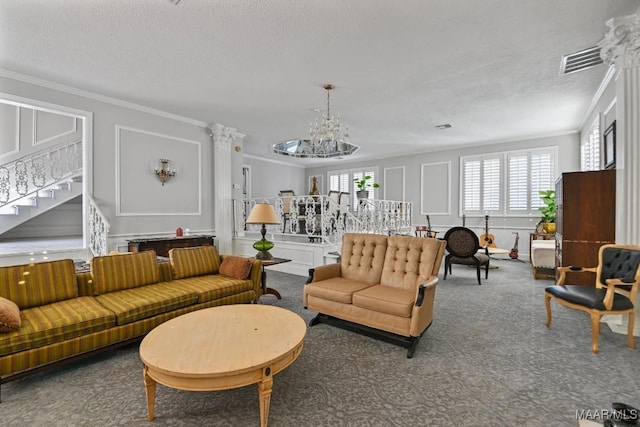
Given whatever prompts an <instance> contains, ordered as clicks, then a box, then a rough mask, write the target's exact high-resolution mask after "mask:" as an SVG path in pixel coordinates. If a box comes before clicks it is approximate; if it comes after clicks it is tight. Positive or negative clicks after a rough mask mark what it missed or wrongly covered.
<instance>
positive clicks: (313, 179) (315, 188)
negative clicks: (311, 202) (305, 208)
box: [307, 175, 324, 196]
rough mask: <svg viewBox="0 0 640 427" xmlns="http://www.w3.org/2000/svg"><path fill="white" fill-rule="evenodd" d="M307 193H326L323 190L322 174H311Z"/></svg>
mask: <svg viewBox="0 0 640 427" xmlns="http://www.w3.org/2000/svg"><path fill="white" fill-rule="evenodd" d="M307 194H311V195H314V196H315V195H318V194H324V192H323V191H322V175H311V176H310V177H309V192H308V193H307Z"/></svg>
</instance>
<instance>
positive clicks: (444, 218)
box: [304, 133, 580, 253]
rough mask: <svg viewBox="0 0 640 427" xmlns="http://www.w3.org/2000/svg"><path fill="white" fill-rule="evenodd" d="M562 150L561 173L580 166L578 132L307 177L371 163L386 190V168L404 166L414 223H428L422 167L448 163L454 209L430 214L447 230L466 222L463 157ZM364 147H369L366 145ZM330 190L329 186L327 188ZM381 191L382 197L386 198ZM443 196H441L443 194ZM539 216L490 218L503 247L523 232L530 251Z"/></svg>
mask: <svg viewBox="0 0 640 427" xmlns="http://www.w3.org/2000/svg"><path fill="white" fill-rule="evenodd" d="M551 146H555V147H557V149H558V174H559V173H562V172H567V171H574V170H578V169H579V165H580V161H579V159H580V155H579V151H580V150H579V148H580V147H579V138H578V134H577V133H572V134H565V135H558V136H550V137H545V138H536V139H528V140H520V141H511V142H505V143H499V144H490V145H481V146H474V147H463V148H453V149H451V150H445V151H435V152H425V153H416V154H414V155H411V156H399V157H392V158H385V159H378V160H370V161H364V162H351V163H348V162H341V163H339V164H335V165H333V166H326V167H320V168H317V167H316V168H309V169H307V170H306V171H305V173H306V177H305V180H304V182H306V180H307V177H308V176H311V175H323V176H324V180H325V182H326V181H327V172H329V171H335V170H347V169H358V168H364V167H367V166H377V167H378V171H379V178H378V179H377V181H378V182H379V183H380V186H381V188H380V190H384V186H385V182H384V170H385V168H395V167H404V171H405V172H404V173H405V191H404V194H405V201H407V202H412V203H413V212H412V215H413V222H414V224H426V218H425V217H424V216H422V215H420V204H421V200H420V197H421V194H420V193H421V188H420V182H421V169H422V168H421V166H422V164H425V163H448V164H449V165H450V167H449V168H450V179H451V182H450V188H451V194H450V200H451V202H450V209H449V212H450V214H449V215H430V219H431V225H432V227H433V228H434V229H436V230H439V231H445V230H447V229H449V228H450V227H453V226H456V225H462V220H461V218H460V216H459V189H460V157H461V156H467V155H473V154H481V153H491V152H501V151H510V150H522V149H527V148H534V147H551ZM362 149H365V150H366V147H363V148H362ZM325 190H326V189H325ZM382 194H383V193H382V192H380V197H382ZM440 197H441V196H440ZM539 219H540V218H539V217H520V218H514V217H508V218H507V217H492V218H491V219H490V231H491V232H492V233H493V234H494V235H495V237H496V243H497V244H498V246H500V247H511V246H513V243H514V236H513V234H512V233H513V232H519V233H520V238H521V239H525V242H526V245H525V242H523V243H522V244H523V245H524V246H520V249H521V250H522V251H523V253H527V252H528V241H527V240H528V233H529V232H530V231H533V230H534V229H535V226H536V224H537V223H538V221H539ZM466 226H467V227H470V228H473V229H475V230H476V231H477V232H478V234H481V233H482V232H483V229H484V216H481V217H475V218H471V217H468V218H467V221H466Z"/></svg>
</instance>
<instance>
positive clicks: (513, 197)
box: [508, 154, 529, 213]
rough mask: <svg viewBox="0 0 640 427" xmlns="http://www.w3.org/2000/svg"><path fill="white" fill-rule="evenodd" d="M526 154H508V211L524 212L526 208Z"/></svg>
mask: <svg viewBox="0 0 640 427" xmlns="http://www.w3.org/2000/svg"><path fill="white" fill-rule="evenodd" d="M528 169H529V168H528V159H527V155H526V154H524V155H512V156H509V207H508V209H509V212H518V213H522V212H526V211H527V208H528V194H529V191H528V188H529V180H528Z"/></svg>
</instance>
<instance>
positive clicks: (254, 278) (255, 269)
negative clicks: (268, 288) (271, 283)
mask: <svg viewBox="0 0 640 427" xmlns="http://www.w3.org/2000/svg"><path fill="white" fill-rule="evenodd" d="M250 260H251V273H249V277H248V279H249V280H251V283H252V284H253V290H254V291H255V293H256V298H260V296H261V295H262V261H260V260H259V259H254V258H250Z"/></svg>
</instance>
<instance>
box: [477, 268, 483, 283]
mask: <svg viewBox="0 0 640 427" xmlns="http://www.w3.org/2000/svg"><path fill="white" fill-rule="evenodd" d="M476 274H477V275H478V285H482V282H481V281H480V264H476Z"/></svg>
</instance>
